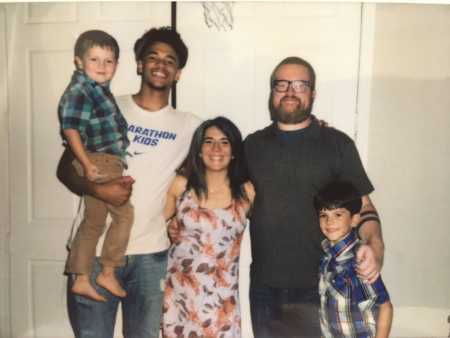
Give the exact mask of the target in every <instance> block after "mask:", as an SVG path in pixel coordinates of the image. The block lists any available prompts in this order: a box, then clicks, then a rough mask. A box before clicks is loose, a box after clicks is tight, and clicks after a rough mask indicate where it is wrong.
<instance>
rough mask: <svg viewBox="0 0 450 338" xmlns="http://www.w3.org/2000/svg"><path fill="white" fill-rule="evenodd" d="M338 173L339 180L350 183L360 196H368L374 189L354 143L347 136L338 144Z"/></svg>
mask: <svg viewBox="0 0 450 338" xmlns="http://www.w3.org/2000/svg"><path fill="white" fill-rule="evenodd" d="M340 143H341V144H340V147H339V151H340V152H341V154H340V159H341V163H340V171H339V179H340V180H343V181H349V182H351V183H352V184H353V185H354V186H355V187H356V189H357V190H358V191H359V193H360V194H361V196H363V195H368V194H370V193H371V192H372V191H373V190H374V188H373V185H372V183H371V182H370V180H369V177H368V176H367V174H366V171H365V170H364V167H363V165H362V162H361V158H360V157H359V153H358V150H357V149H356V146H355V143H354V142H353V140H352V139H350V138H349V137H348V136H347V135H345V136H344V139H343V140H342V142H340Z"/></svg>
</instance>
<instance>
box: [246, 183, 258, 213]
mask: <svg viewBox="0 0 450 338" xmlns="http://www.w3.org/2000/svg"><path fill="white" fill-rule="evenodd" d="M244 190H245V194H246V195H247V198H248V200H249V202H250V203H249V205H248V208H247V210H246V213H247V216H248V215H249V213H250V210H251V207H252V205H253V202H254V201H255V196H256V192H255V187H254V186H253V184H252V183H251V182H250V181H247V182H245V184H244Z"/></svg>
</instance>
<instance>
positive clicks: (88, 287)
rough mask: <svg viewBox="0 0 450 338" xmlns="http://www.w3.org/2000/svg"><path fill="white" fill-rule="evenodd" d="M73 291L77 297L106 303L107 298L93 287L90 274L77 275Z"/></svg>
mask: <svg viewBox="0 0 450 338" xmlns="http://www.w3.org/2000/svg"><path fill="white" fill-rule="evenodd" d="M71 291H72V292H73V293H76V294H77V295H80V296H85V297H88V298H91V299H93V300H96V301H99V302H106V298H105V297H103V296H102V295H101V294H99V293H98V292H97V290H95V288H94V287H93V286H92V284H91V281H90V275H88V274H81V275H77V276H76V278H75V280H74V282H73V284H72V288H71Z"/></svg>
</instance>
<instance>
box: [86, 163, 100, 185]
mask: <svg viewBox="0 0 450 338" xmlns="http://www.w3.org/2000/svg"><path fill="white" fill-rule="evenodd" d="M83 169H84V175H85V176H86V177H87V179H88V180H89V181H91V182H96V181H98V180H100V179H101V178H103V177H105V175H101V174H100V170H99V169H98V168H97V167H96V166H95V165H94V164H92V163H89V164H87V165H84V166H83Z"/></svg>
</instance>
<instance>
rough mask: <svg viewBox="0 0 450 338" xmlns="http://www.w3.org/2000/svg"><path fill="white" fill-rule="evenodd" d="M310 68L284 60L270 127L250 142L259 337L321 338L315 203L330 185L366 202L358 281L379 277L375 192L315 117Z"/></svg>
mask: <svg viewBox="0 0 450 338" xmlns="http://www.w3.org/2000/svg"><path fill="white" fill-rule="evenodd" d="M315 82H316V75H315V71H314V69H313V68H312V66H311V65H310V64H309V63H308V62H307V61H306V60H304V59H301V58H299V57H288V58H286V59H284V60H283V61H281V62H280V63H279V64H278V65H277V66H276V67H275V69H274V71H273V72H272V76H271V78H270V88H271V93H270V97H269V110H270V114H271V119H272V121H273V123H272V124H271V125H270V126H268V127H266V128H264V129H262V130H259V131H256V132H255V133H253V134H251V135H249V136H248V137H247V139H246V140H245V151H246V160H247V166H248V169H249V174H250V179H251V180H252V182H253V184H254V186H255V189H256V199H255V201H254V205H253V210H252V213H251V218H250V235H251V244H252V264H251V272H250V308H251V315H252V326H253V332H254V335H255V338H261V337H273V338H275V337H276V338H280V337H283V338H288V337H320V336H321V333H320V324H319V299H320V297H319V292H318V270H319V259H320V256H321V247H320V243H321V240H322V239H323V237H322V234H321V231H320V227H319V221H318V218H317V214H316V212H315V210H314V206H313V197H314V196H315V195H316V193H317V192H318V191H319V190H320V189H321V188H322V187H323V186H324V185H326V184H327V183H329V182H330V181H332V180H345V181H349V182H351V183H352V184H353V185H354V186H355V187H356V188H357V189H358V191H359V193H360V194H361V197H362V201H363V206H362V208H361V216H362V217H361V221H360V223H359V225H358V234H359V236H360V237H361V238H362V239H363V240H364V241H365V242H366V245H363V246H361V248H360V249H359V251H358V253H357V259H358V262H359V264H358V267H357V271H358V274H359V275H360V276H361V277H362V278H363V279H364V280H366V281H367V282H368V283H372V282H374V281H375V279H376V278H377V277H378V275H379V273H380V270H381V266H382V261H383V254H384V243H383V239H382V235H381V226H380V221H379V218H378V215H377V212H376V209H375V207H374V205H373V204H372V202H371V200H370V198H369V196H368V194H369V193H371V192H372V191H373V186H372V184H371V182H370V180H369V178H368V177H367V175H366V172H365V170H364V168H363V166H362V163H361V160H360V158H359V155H358V151H357V149H356V147H355V144H354V142H353V140H352V139H350V138H349V137H348V136H347V135H345V134H344V133H342V132H340V131H338V130H336V129H334V128H328V127H325V126H321V125H320V124H319V122H318V121H317V119H316V118H315V117H314V116H313V115H311V111H312V108H313V103H314V97H315V94H316V91H315V84H316V83H315Z"/></svg>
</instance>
